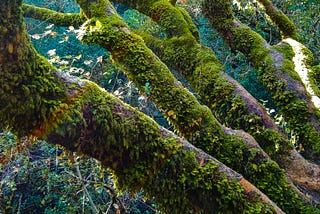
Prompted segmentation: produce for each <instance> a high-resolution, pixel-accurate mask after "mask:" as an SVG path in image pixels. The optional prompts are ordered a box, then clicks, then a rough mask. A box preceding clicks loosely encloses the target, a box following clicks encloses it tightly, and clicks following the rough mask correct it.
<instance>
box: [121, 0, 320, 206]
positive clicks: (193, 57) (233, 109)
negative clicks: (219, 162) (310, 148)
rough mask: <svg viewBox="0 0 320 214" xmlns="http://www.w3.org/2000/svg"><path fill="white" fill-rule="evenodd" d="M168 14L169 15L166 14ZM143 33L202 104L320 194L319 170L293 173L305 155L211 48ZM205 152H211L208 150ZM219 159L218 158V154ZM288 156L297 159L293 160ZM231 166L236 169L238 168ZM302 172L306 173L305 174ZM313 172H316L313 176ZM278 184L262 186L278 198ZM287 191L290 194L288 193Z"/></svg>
mask: <svg viewBox="0 0 320 214" xmlns="http://www.w3.org/2000/svg"><path fill="white" fill-rule="evenodd" d="M122 2H123V1H122ZM129 4H130V2H129ZM136 7H137V9H139V11H140V12H143V13H145V14H146V15H149V16H151V17H152V14H150V11H149V10H147V11H143V10H140V7H139V5H136ZM170 10H171V11H174V10H175V9H174V8H173V7H172V8H170ZM168 13H169V12H166V14H168ZM161 15H162V13H159V14H158V16H159V17H160V19H161ZM175 18H176V20H179V18H180V20H179V21H180V22H182V23H183V22H184V20H183V19H182V18H181V16H177V15H176V16H175ZM139 34H140V35H141V36H142V37H143V38H144V40H145V42H146V44H147V45H148V47H150V48H151V49H152V50H153V51H154V52H155V53H156V54H157V56H159V57H160V58H161V60H163V61H164V62H165V63H166V64H167V65H169V66H170V67H172V68H175V69H176V70H178V71H180V74H181V75H183V76H184V77H185V78H187V79H188V80H189V83H190V84H191V85H192V86H193V87H194V89H195V90H196V92H197V93H198V95H199V96H200V99H201V101H202V102H203V103H204V104H206V105H207V106H209V107H210V108H211V109H212V110H213V111H214V112H215V115H216V116H217V117H218V118H219V119H220V121H222V122H223V123H226V124H227V125H228V126H231V127H232V128H237V129H239V128H240V129H244V130H246V131H248V132H249V133H251V134H252V135H253V136H254V137H256V138H257V139H259V141H258V142H259V143H260V144H261V146H263V148H264V149H265V151H267V152H268V153H269V155H271V156H272V158H273V159H274V160H277V162H278V163H279V164H280V165H281V166H282V167H284V168H285V169H290V170H289V171H290V173H292V176H290V177H291V178H297V177H298V176H299V175H301V172H304V174H308V176H310V177H308V176H305V179H308V182H301V179H295V180H294V183H295V184H296V185H301V186H308V188H309V190H310V191H315V192H319V188H318V187H316V186H318V185H317V183H318V182H319V176H318V174H319V172H320V169H319V167H318V166H317V165H313V164H310V163H307V162H306V161H304V162H303V165H301V166H300V167H299V170H297V171H295V170H293V169H296V167H297V166H296V165H295V164H296V162H294V161H292V160H293V159H301V156H300V155H299V154H298V153H297V152H296V151H295V150H294V148H293V147H292V146H291V144H290V142H289V141H288V140H287V139H285V138H284V137H283V134H282V133H280V132H279V130H278V128H277V126H276V125H275V124H274V122H273V121H272V119H271V118H270V116H269V115H268V114H267V112H266V111H265V110H264V109H263V108H262V107H261V105H260V104H259V103H258V102H257V101H256V100H255V99H254V98H253V97H252V96H251V95H250V94H249V93H248V92H247V91H246V90H245V89H244V88H243V87H242V86H240V85H239V84H238V83H237V82H236V81H235V80H233V79H232V78H230V77H229V76H228V75H227V74H225V73H224V72H221V71H222V70H223V67H222V66H221V64H220V63H219V62H218V60H217V58H216V57H215V56H214V54H213V52H212V51H211V50H210V49H208V48H206V47H201V46H200V45H199V44H197V43H196V41H194V39H192V37H188V36H187V35H185V36H183V37H173V38H171V39H166V40H164V41H163V40H159V39H156V38H154V37H152V36H150V35H148V34H145V33H142V32H139ZM278 132H279V133H278ZM247 143H249V145H250V142H248V141H247ZM276 148H278V149H276ZM203 149H204V150H205V151H207V150H206V148H203ZM215 156H216V157H218V156H217V154H215ZM288 156H290V157H295V158H293V159H290V158H288ZM242 164H245V163H242ZM231 166H232V167H235V168H236V166H233V165H231ZM236 169H237V170H238V171H240V172H241V173H243V174H244V175H245V176H246V177H247V178H248V179H250V180H251V177H250V176H249V177H248V175H247V174H248V171H247V169H246V172H243V171H241V169H238V168H236ZM302 169H303V171H301V170H302ZM310 169H313V170H310ZM311 171H312V172H314V173H311V174H310V172H311ZM253 182H254V181H253ZM274 182H276V183H277V182H278V180H274V179H273V178H272V179H271V180H270V181H268V182H267V183H268V184H269V185H270V186H269V185H267V186H266V185H264V186H263V187H261V188H262V189H263V191H264V192H266V193H267V194H270V197H272V195H273V194H275V197H278V196H276V195H278V194H279V193H275V192H274V191H273V190H271V187H272V186H275V185H276V184H274ZM314 187H316V188H314ZM282 189H283V190H284V189H286V188H282ZM269 190H271V191H270V192H269ZM285 191H286V192H287V190H285ZM304 198H305V199H306V198H307V197H305V196H304ZM306 200H308V199H306ZM314 201H315V202H316V201H317V199H316V198H314ZM297 207H299V205H298V206H297ZM287 209H288V208H287Z"/></svg>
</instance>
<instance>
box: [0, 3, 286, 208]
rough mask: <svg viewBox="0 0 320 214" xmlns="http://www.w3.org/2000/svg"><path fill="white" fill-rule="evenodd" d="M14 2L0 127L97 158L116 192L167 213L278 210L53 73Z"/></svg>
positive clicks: (170, 138) (7, 18)
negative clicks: (151, 200) (142, 198)
mask: <svg viewBox="0 0 320 214" xmlns="http://www.w3.org/2000/svg"><path fill="white" fill-rule="evenodd" d="M21 3H22V1H19V0H16V1H12V0H4V1H1V3H0V8H1V9H0V10H1V13H0V14H1V15H0V26H1V28H0V35H1V36H0V42H1V49H0V62H1V67H0V75H1V81H3V82H2V83H3V84H1V87H0V97H1V111H0V122H1V128H4V127H6V128H10V129H11V130H13V131H14V132H15V133H17V134H19V135H33V136H37V137H39V138H43V139H45V140H47V141H48V142H50V143H56V144H60V145H63V146H65V147H66V148H67V149H69V150H71V151H75V152H78V153H82V154H86V155H89V156H91V157H94V158H96V159H98V160H100V161H101V162H102V164H103V165H105V166H106V167H108V168H109V169H110V170H112V171H113V173H114V175H115V180H116V184H117V185H118V187H119V189H120V190H125V189H129V190H131V191H133V192H135V191H138V190H140V189H143V191H144V192H145V194H146V196H149V197H155V200H156V202H157V203H158V204H159V206H160V209H161V210H163V211H165V212H167V213H181V212H182V213H195V212H197V213H210V212H213V211H214V212H221V213H230V212H231V213H246V212H247V213H260V212H264V213H282V211H281V210H280V209H279V208H278V207H277V206H276V205H275V204H274V203H273V202H271V201H270V200H269V199H268V198H267V197H266V196H265V195H263V194H262V193H261V192H260V191H259V190H258V189H256V188H255V187H254V186H252V185H251V184H250V183H249V182H247V181H246V180H245V179H244V178H243V177H242V176H241V175H240V174H238V173H236V172H234V171H232V170H230V169H229V168H228V167H226V166H224V165H223V164H222V163H220V162H219V161H217V160H215V159H214V158H212V157H210V156H208V155H207V154H205V153H203V152H202V151H200V150H198V149H196V148H195V147H193V146H192V145H191V144H189V143H188V142H187V141H184V140H182V139H181V138H178V137H177V136H175V135H174V134H173V133H171V132H169V131H167V130H165V129H163V128H161V127H159V126H158V125H157V124H156V123H155V122H154V121H153V120H152V119H150V118H149V117H147V116H145V115H143V114H142V113H139V112H137V110H135V109H134V108H132V107H130V106H128V105H126V104H124V103H122V102H121V101H120V100H118V99H116V98H114V97H113V96H112V95H110V94H109V93H107V92H105V91H103V90H102V89H100V88H99V87H98V86H97V85H95V84H94V83H91V82H88V81H79V80H77V79H75V78H72V77H70V76H68V75H66V74H62V73H58V72H56V71H55V68H54V67H52V66H51V65H49V64H48V62H47V61H46V59H44V58H43V57H41V56H40V55H39V54H38V53H37V52H36V51H35V50H34V48H33V47H32V44H31V42H30V40H29V38H28V34H27V32H26V31H25V26H24V21H23V18H22V13H21ZM108 5H109V4H106V5H104V6H107V7H104V8H107V10H108V9H109V6H108ZM116 26H117V27H118V25H116ZM28 90H30V92H29V93H28V94H26V93H27V92H28Z"/></svg>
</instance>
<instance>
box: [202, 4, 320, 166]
mask: <svg viewBox="0 0 320 214" xmlns="http://www.w3.org/2000/svg"><path fill="white" fill-rule="evenodd" d="M261 2H262V3H263V4H264V6H265V7H266V9H267V8H269V7H271V6H270V2H269V3H268V1H261ZM219 11H220V12H219ZM221 11H228V12H225V13H221ZM274 11H277V10H275V9H274V8H273V12H274ZM203 12H204V13H205V15H206V16H207V18H208V19H209V20H210V22H211V24H212V26H213V27H214V28H215V29H217V31H218V32H219V33H220V35H221V36H222V37H223V38H224V40H225V41H226V42H227V43H228V44H229V46H230V47H231V48H232V49H234V50H239V51H241V52H242V53H244V54H245V55H246V56H247V58H248V59H249V60H250V61H251V62H252V63H253V65H254V66H255V67H256V68H257V69H258V70H259V80H260V81H261V83H262V84H264V85H265V86H266V87H267V88H268V90H269V91H270V93H271V94H272V95H273V100H274V101H275V103H276V105H277V106H278V107H279V110H280V114H282V115H283V116H284V118H285V120H286V121H287V122H288V124H289V126H290V128H291V129H293V130H294V131H295V132H296V133H297V134H298V135H299V140H300V143H301V144H302V145H303V146H304V149H305V154H306V155H307V157H308V158H310V159H313V160H314V161H316V162H318V163H319V161H320V160H319V157H320V155H319V154H320V126H319V118H320V114H319V109H318V108H316V107H315V105H314V103H313V102H312V100H311V97H310V96H309V94H308V92H307V91H306V89H305V86H304V84H303V82H302V81H301V77H300V76H299V74H298V72H297V70H295V66H294V63H293V60H292V58H293V56H294V52H293V51H292V48H291V46H290V45H288V44H287V43H285V42H281V43H279V44H278V45H275V46H270V45H269V44H268V43H267V42H266V41H265V40H264V39H263V38H262V37H261V36H260V35H259V34H258V33H256V32H254V31H252V30H251V29H250V28H249V27H247V26H245V25H243V24H242V23H241V22H240V21H239V20H237V19H236V18H235V17H234V14H233V11H232V9H231V5H230V1H220V0H205V1H204V2H203ZM268 13H269V15H270V16H272V17H271V18H272V19H273V20H274V21H275V23H276V24H277V25H278V26H279V28H280V30H281V31H286V30H287V31H288V32H287V33H285V32H283V34H285V35H287V36H294V27H292V23H291V22H290V21H289V20H288V19H287V17H286V16H284V15H283V14H282V15H281V16H276V15H275V16H276V17H274V16H273V15H272V14H271V12H270V11H269V12H268ZM279 19H281V20H282V21H281V24H280V20H279ZM285 26H291V27H288V29H287V28H286V27H285Z"/></svg>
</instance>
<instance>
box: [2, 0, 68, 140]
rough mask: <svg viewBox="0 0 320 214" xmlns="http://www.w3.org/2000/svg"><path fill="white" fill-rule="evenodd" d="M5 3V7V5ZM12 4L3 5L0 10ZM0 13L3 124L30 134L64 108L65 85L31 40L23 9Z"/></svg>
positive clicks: (16, 131)
mask: <svg viewBox="0 0 320 214" xmlns="http://www.w3.org/2000/svg"><path fill="white" fill-rule="evenodd" d="M3 4H5V5H3ZM6 4H7V5H8V4H11V3H8V2H6V1H2V2H1V3H0V8H2V10H3V8H8V7H7V5H6ZM14 7H16V8H13V9H10V14H7V13H9V11H0V12H1V15H0V23H1V25H3V28H2V32H0V41H1V42H2V44H1V46H2V47H8V48H5V49H0V50H1V52H0V65H1V67H0V79H1V86H0V100H1V102H0V123H1V125H2V127H8V128H10V129H12V130H13V131H14V132H15V133H16V134H17V135H19V136H24V135H29V134H31V133H32V132H33V131H34V130H36V129H37V128H39V127H40V125H41V124H42V123H43V122H44V121H46V120H47V118H48V117H49V116H50V115H52V114H54V113H55V112H56V111H57V110H58V109H59V108H61V107H62V106H63V102H64V101H65V100H66V99H67V98H66V93H65V86H64V85H63V84H62V83H61V81H60V78H59V77H58V76H56V75H55V73H54V68H53V67H52V66H51V65H50V64H49V63H48V62H47V61H46V59H45V58H43V57H41V56H39V55H38V54H37V53H36V51H35V50H34V48H33V47H32V44H31V42H30V40H29V38H28V34H27V32H26V30H25V26H24V22H23V17H22V15H21V13H20V10H19V8H20V6H17V5H15V6H14Z"/></svg>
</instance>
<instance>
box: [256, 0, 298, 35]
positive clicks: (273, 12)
mask: <svg viewBox="0 0 320 214" xmlns="http://www.w3.org/2000/svg"><path fill="white" fill-rule="evenodd" d="M259 2H260V3H262V4H263V6H264V8H265V10H266V13H267V14H268V16H270V18H271V20H272V21H273V22H274V23H275V24H276V25H277V27H278V28H279V30H280V31H281V33H282V35H283V36H284V37H291V38H293V39H297V37H298V35H297V33H296V27H295V25H294V23H293V22H292V21H291V20H290V19H289V18H288V17H287V16H286V15H285V14H284V13H283V12H282V11H280V10H277V9H276V8H275V7H274V6H273V5H272V3H271V2H270V1H269V0H259Z"/></svg>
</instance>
